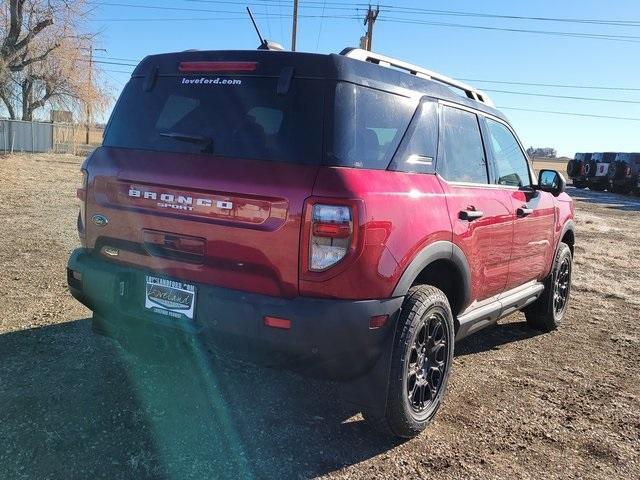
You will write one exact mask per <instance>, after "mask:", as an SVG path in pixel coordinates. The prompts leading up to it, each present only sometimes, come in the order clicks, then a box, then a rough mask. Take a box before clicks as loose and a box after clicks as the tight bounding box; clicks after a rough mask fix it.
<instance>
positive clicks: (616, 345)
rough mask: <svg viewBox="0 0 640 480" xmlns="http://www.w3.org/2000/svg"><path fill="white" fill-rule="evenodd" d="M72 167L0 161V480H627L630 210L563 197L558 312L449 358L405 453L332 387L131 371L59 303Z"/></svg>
mask: <svg viewBox="0 0 640 480" xmlns="http://www.w3.org/2000/svg"><path fill="white" fill-rule="evenodd" d="M79 164H80V160H79V159H78V158H76V157H70V156H53V155H35V156H11V157H0V198H1V199H2V202H1V203H0V234H1V239H2V241H1V243H0V269H1V272H2V273H1V274H0V478H3V479H4V478H7V479H9V478H10V479H22V478H25V479H26V478H28V479H47V478H51V479H57V478H64V479H72V478H108V479H119V478H123V479H124V478H167V479H185V478H309V477H328V478H350V479H356V478H361V479H369V478H400V477H406V478H438V479H453V478H478V479H486V478H505V479H513V478H523V479H527V478H531V479H551V478H563V479H564V478H576V479H578V478H579V479H596V478H598V479H623V478H624V479H637V478H640V374H639V373H638V368H639V365H640V315H638V307H640V234H639V232H640V198H634V197H621V196H617V195H611V194H607V193H596V192H589V191H588V190H582V191H578V190H575V189H570V194H572V195H573V196H574V198H575V199H576V206H577V229H578V230H577V245H576V258H575V270H574V286H573V292H572V298H571V302H570V310H569V312H568V315H567V318H566V321H565V323H564V325H563V326H562V328H560V329H559V330H558V331H556V332H553V333H550V334H545V335H539V334H537V333H536V332H533V331H531V330H529V329H528V328H527V327H526V324H525V323H524V318H523V316H522V315H521V314H517V315H513V316H511V317H509V318H507V319H505V320H503V321H501V322H500V323H499V324H498V325H496V326H495V327H492V328H489V329H487V330H484V331H483V332H481V333H479V334H477V335H476V336H474V337H471V338H469V339H468V340H465V341H463V342H461V343H460V344H459V345H456V356H455V361H454V368H453V374H452V378H451V382H450V384H449V389H448V393H447V397H446V400H445V403H444V406H443V408H442V409H441V410H440V412H439V414H438V416H437V419H436V420H435V422H434V423H433V424H432V425H431V426H430V427H429V428H428V430H427V431H426V432H424V433H423V434H422V435H420V436H419V437H418V438H416V439H413V440H410V441H406V442H399V441H393V440H389V439H388V438H384V437H381V436H380V435H378V434H376V433H374V432H372V431H370V430H369V429H368V428H367V426H366V425H365V424H364V423H363V421H362V418H361V416H360V415H358V414H357V412H354V411H352V410H351V409H350V408H349V407H348V406H345V405H342V404H341V403H340V402H338V401H337V400H336V398H337V395H338V392H337V389H336V387H335V386H334V385H331V384H327V383H323V382H318V381H308V380H304V379H301V378H299V377H297V376H295V375H293V374H290V373H285V372H279V371H272V370H269V369H260V368H256V367H252V366H247V365H242V364H238V363H234V362H231V361H228V360H225V359H224V358H219V357H215V356H214V357H209V356H208V355H207V354H206V352H203V350H202V349H200V348H198V347H194V348H193V349H192V350H191V351H190V352H189V353H188V354H184V355H182V356H178V357H176V358H173V357H171V356H169V357H168V358H167V359H166V360H168V361H166V362H164V364H155V363H148V362H145V361H141V360H139V359H137V358H136V357H133V356H131V355H130V354H127V353H125V352H124V351H123V350H122V349H121V348H120V347H118V346H116V345H114V343H112V342H111V341H109V340H106V339H104V338H101V337H95V336H94V335H93V334H92V333H91V330H90V322H89V320H88V316H89V312H88V311H87V310H86V309H84V308H83V307H82V306H80V305H79V304H78V303H77V302H76V301H74V300H73V299H72V298H71V297H70V295H69V294H68V293H67V290H66V280H65V264H66V260H67V257H68V255H69V253H70V252H71V250H72V249H73V248H74V247H75V246H76V244H77V237H76V230H75V221H76V215H77V201H76V200H75V189H76V187H77V184H78V181H79V174H78V168H79Z"/></svg>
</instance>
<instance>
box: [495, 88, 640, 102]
mask: <svg viewBox="0 0 640 480" xmlns="http://www.w3.org/2000/svg"><path fill="white" fill-rule="evenodd" d="M485 91H486V92H493V93H507V94H510V95H526V96H530V97H549V98H566V99H569V100H586V101H589V102H610V103H634V104H640V101H636V100H617V99H613V98H594V97H573V96H570V95H552V94H545V93H531V92H514V91H512V90H492V89H489V88H487V89H485Z"/></svg>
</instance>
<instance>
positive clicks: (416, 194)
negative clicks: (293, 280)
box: [300, 167, 451, 299]
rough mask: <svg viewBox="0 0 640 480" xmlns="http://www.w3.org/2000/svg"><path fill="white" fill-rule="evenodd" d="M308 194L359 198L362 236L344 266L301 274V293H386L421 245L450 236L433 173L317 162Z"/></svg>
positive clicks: (360, 296)
mask: <svg viewBox="0 0 640 480" xmlns="http://www.w3.org/2000/svg"><path fill="white" fill-rule="evenodd" d="M313 195H314V196H317V197H337V198H352V199H362V200H363V203H364V212H361V214H360V217H361V222H362V223H361V225H360V228H361V229H363V239H364V240H363V245H362V248H361V250H360V251H359V252H358V254H357V255H356V256H355V258H353V259H352V260H350V264H349V265H348V268H343V269H336V272H338V273H336V274H335V275H334V276H333V277H331V278H327V276H326V275H325V276H324V277H320V276H319V277H318V280H317V281H314V280H313V279H311V277H308V276H304V275H301V280H300V294H301V295H311V296H324V297H334V298H349V299H372V298H388V297H390V296H391V295H392V292H393V289H394V288H395V285H396V284H397V283H398V281H399V279H400V276H401V275H402V273H403V272H404V270H405V269H406V267H407V266H408V265H409V263H410V262H411V260H412V259H413V258H414V257H415V256H416V255H417V254H418V252H420V250H422V249H423V248H424V247H425V246H427V245H429V244H431V243H432V242H436V241H439V240H448V241H451V222H450V220H449V217H448V213H447V205H446V202H445V197H444V194H443V191H442V187H441V185H440V183H439V182H438V181H437V178H436V176H435V175H430V174H417V173H404V172H393V171H386V170H364V169H362V170H360V169H352V168H340V167H321V168H320V170H319V172H318V177H317V179H316V184H315V187H314V189H313ZM303 254H304V252H303Z"/></svg>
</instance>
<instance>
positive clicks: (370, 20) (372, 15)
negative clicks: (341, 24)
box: [364, 5, 380, 51]
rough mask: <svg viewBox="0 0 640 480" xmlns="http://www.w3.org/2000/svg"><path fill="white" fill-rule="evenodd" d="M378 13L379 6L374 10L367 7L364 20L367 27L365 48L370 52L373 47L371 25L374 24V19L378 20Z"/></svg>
mask: <svg viewBox="0 0 640 480" xmlns="http://www.w3.org/2000/svg"><path fill="white" fill-rule="evenodd" d="M379 13H380V5H377V6H376V8H375V10H374V9H373V8H371V5H369V9H368V10H367V16H366V17H365V19H364V24H365V25H366V26H367V42H366V48H367V50H369V51H371V48H372V47H373V24H374V23H376V19H377V18H378V14H379Z"/></svg>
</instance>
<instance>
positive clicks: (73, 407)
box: [0, 319, 399, 479]
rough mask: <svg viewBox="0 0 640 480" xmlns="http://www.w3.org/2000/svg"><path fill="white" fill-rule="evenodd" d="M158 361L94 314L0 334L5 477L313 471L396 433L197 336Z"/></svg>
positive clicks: (328, 390)
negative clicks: (131, 348) (125, 343)
mask: <svg viewBox="0 0 640 480" xmlns="http://www.w3.org/2000/svg"><path fill="white" fill-rule="evenodd" d="M158 360H160V362H150V361H149V359H144V360H142V359H139V358H137V357H135V356H132V355H130V354H128V353H126V352H125V351H123V350H122V349H121V348H120V347H119V346H117V344H115V343H114V342H112V341H111V340H108V339H104V338H102V337H98V336H95V335H93V334H92V332H91V325H90V320H87V319H85V320H78V321H73V322H69V323H64V324H57V325H51V326H46V327H41V328H34V329H30V330H23V331H19V332H13V333H7V334H4V335H0V405H1V406H2V408H1V409H0V439H1V440H0V478H67V479H72V478H97V477H100V478H109V479H117V478H168V479H174V478H175V479H185V478H308V477H314V476H318V475H322V474H326V473H330V472H332V471H335V470H337V469H340V468H342V467H343V466H346V465H351V464H355V463H359V462H362V461H364V460H367V459H368V458H371V457H373V456H375V455H378V454H380V453H382V452H385V451H387V450H389V449H391V448H393V447H395V446H396V445H398V444H399V442H398V441H395V440H392V439H390V438H388V437H383V436H381V435H379V434H376V433H375V432H373V431H371V430H370V429H369V428H368V427H367V426H365V425H364V424H363V421H362V420H361V417H356V418H355V419H354V418H353V415H354V414H355V413H356V412H355V409H350V408H349V407H346V406H345V405H344V404H343V403H341V402H340V401H339V398H338V392H337V391H336V388H335V386H334V385H332V384H329V383H327V382H319V381H318V382H316V381H309V380H307V379H302V378H300V377H298V376H296V375H293V374H289V373H286V372H282V371H276V370H271V369H266V368H257V367H253V366H247V365H243V364H236V363H233V362H228V361H226V360H224V359H222V360H220V359H218V357H216V356H214V357H210V356H207V355H206V354H205V353H203V352H202V351H200V349H199V348H198V347H194V348H192V350H191V351H190V352H188V353H181V354H179V355H178V354H176V355H173V354H172V352H165V353H164V354H162V358H158Z"/></svg>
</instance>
